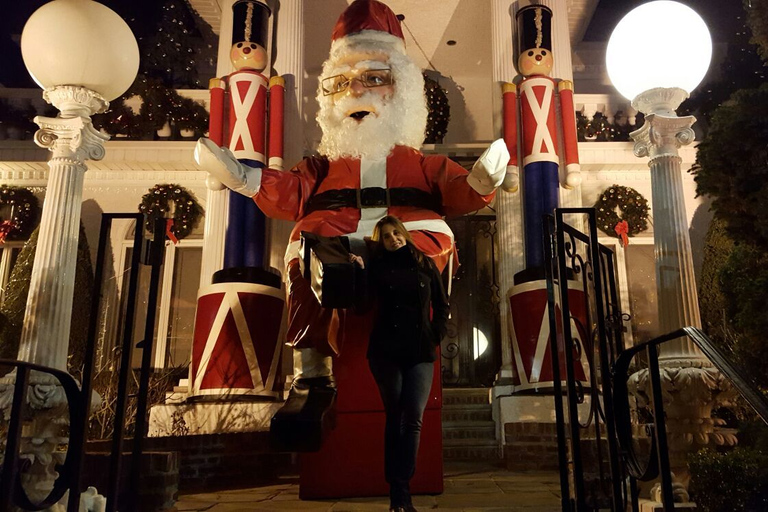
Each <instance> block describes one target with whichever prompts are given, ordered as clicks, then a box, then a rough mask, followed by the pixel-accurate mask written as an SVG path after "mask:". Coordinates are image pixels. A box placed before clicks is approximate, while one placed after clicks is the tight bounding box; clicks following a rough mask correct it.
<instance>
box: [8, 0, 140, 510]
mask: <svg viewBox="0 0 768 512" xmlns="http://www.w3.org/2000/svg"><path fill="white" fill-rule="evenodd" d="M21 52H22V57H23V58H24V64H25V65H26V66H27V69H28V70H29V72H30V74H31V75H32V77H33V78H34V79H35V81H36V82H37V83H38V85H40V87H42V88H43V98H44V99H45V100H46V101H47V102H48V103H50V104H52V105H54V106H55V107H56V108H57V109H59V111H60V114H59V115H58V116H57V117H55V118H50V117H42V116H37V117H35V119H34V121H35V123H37V124H38V125H39V126H40V129H39V130H38V131H37V132H36V133H35V142H36V143H37V144H38V145H39V146H41V147H44V148H48V149H49V150H51V152H52V153H53V155H52V156H51V159H50V160H49V162H48V168H49V173H48V184H47V188H46V195H45V202H44V204H43V212H42V218H41V220H40V231H39V234H38V242H37V249H36V253H35V261H34V263H33V266H32V275H31V277H30V285H29V295H28V297H27V306H26V312H25V315H24V323H23V326H22V332H21V341H20V344H19V353H18V359H19V360H21V361H26V362H30V363H36V364H39V365H42V366H47V367H51V368H55V369H58V370H65V371H66V369H67V349H68V344H69V334H70V323H71V317H72V301H73V295H74V285H75V264H76V261H77V242H78V236H79V225H80V213H81V204H82V197H83V179H84V175H85V171H86V166H85V163H84V160H86V159H88V158H90V159H93V160H100V159H102V158H103V157H104V142H106V141H107V140H108V139H109V136H107V135H104V134H102V133H100V132H98V131H97V130H96V129H95V128H94V127H93V124H92V123H91V117H90V116H91V115H92V114H95V113H99V112H103V111H105V110H106V109H107V107H108V106H109V101H111V100H113V99H115V98H117V97H118V96H120V94H122V93H123V92H124V91H126V90H127V89H128V87H130V85H131V83H132V82H133V80H134V78H135V77H136V73H137V71H138V67H139V49H138V45H137V44H136V39H135V38H134V36H133V33H132V32H131V30H130V29H129V28H128V25H126V24H125V22H124V21H123V20H122V19H121V18H120V17H119V16H118V15H117V14H116V13H114V12H113V11H111V10H110V9H108V8H107V7H105V6H103V5H101V4H99V3H96V2H94V1H92V0H53V1H51V2H49V3H46V4H45V5H43V6H42V7H40V8H39V9H38V10H37V11H35V12H34V13H33V14H32V16H31V17H30V18H29V20H28V21H27V23H26V25H25V26H24V30H23V32H22V34H21ZM94 300H98V297H95V298H94ZM14 380H15V378H14V377H13V376H7V377H4V378H2V379H0V403H3V404H4V406H6V407H10V405H11V403H12V401H13V399H12V396H13V388H14ZM29 386H30V391H28V392H27V405H28V406H29V408H30V409H31V410H32V413H33V415H32V419H31V423H30V425H28V426H25V428H24V430H23V433H22V439H21V445H20V451H21V453H22V454H23V455H24V456H25V458H27V459H28V460H29V461H30V466H29V467H27V468H26V469H25V470H24V474H25V478H26V480H27V485H25V489H26V490H27V495H28V497H29V498H30V499H31V500H33V502H37V503H39V502H40V501H42V500H43V499H45V498H46V497H47V496H48V493H49V492H50V490H51V489H52V488H53V481H54V479H55V477H56V474H57V473H56V472H57V470H58V469H59V468H58V467H57V464H58V463H59V462H61V460H60V455H61V454H60V453H59V452H58V449H59V448H58V447H59V446H60V444H61V443H62V439H61V437H60V430H61V425H62V422H63V421H65V420H64V418H63V417H62V416H63V415H64V414H65V411H66V410H67V408H66V397H65V396H64V392H63V388H62V385H61V383H60V382H59V381H58V380H57V379H56V378H55V377H53V376H52V375H51V374H48V373H40V372H32V373H31V375H30V377H29Z"/></svg>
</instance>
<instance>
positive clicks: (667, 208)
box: [629, 88, 736, 501]
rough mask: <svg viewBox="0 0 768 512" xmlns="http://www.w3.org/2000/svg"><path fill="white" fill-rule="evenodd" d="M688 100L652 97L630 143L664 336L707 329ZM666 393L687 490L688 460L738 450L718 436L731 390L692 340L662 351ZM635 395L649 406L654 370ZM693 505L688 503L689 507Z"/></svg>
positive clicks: (681, 95) (634, 384)
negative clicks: (685, 151)
mask: <svg viewBox="0 0 768 512" xmlns="http://www.w3.org/2000/svg"><path fill="white" fill-rule="evenodd" d="M686 97H688V94H687V93H686V92H685V91H684V90H682V89H674V88H670V89H664V88H657V89H651V90H650V91H646V92H644V93H642V94H640V95H639V96H638V97H637V98H635V100H634V101H633V102H632V106H633V107H635V108H637V109H638V110H639V111H641V112H645V113H646V116H645V124H644V125H643V126H642V127H641V128H640V129H639V130H636V131H634V132H632V133H631V134H630V135H631V136H632V138H633V139H634V140H635V155H637V156H638V157H645V156H649V157H650V162H649V166H650V168H651V189H652V195H653V197H652V208H653V210H652V211H653V218H654V224H653V238H654V249H655V251H654V252H655V259H656V291H657V305H658V311H659V329H660V332H661V333H662V334H666V333H668V332H672V331H674V330H676V329H679V328H680V327H685V326H694V327H700V326H701V319H700V317H699V307H698V304H699V303H698V297H697V293H696V279H695V276H694V273H693V259H692V253H691V241H690V237H689V234H688V222H687V219H686V215H685V198H684V196H683V183H682V172H683V171H682V169H681V166H680V163H681V159H680V157H679V155H678V149H679V148H680V147H681V146H685V145H687V144H690V143H691V142H693V140H694V133H693V130H692V129H691V125H693V123H694V122H695V121H696V119H695V118H694V117H692V116H686V117H677V115H676V114H675V109H676V108H677V107H678V106H679V105H680V103H681V102H682V101H683V100H684V99H685V98H686ZM659 366H660V367H661V371H660V374H661V381H662V386H664V389H665V390H666V395H665V398H664V410H665V413H666V416H667V423H666V427H667V437H668V440H669V451H670V466H671V469H672V471H673V472H674V474H675V475H676V478H677V479H678V480H679V482H681V483H682V484H683V485H685V486H687V484H688V478H689V475H688V469H687V465H686V457H687V454H688V453H690V452H692V451H695V450H696V449H698V448H700V447H702V446H706V445H707V444H709V443H711V442H712V441H714V442H715V443H716V444H735V443H736V439H735V437H734V436H733V435H731V434H728V433H717V434H716V433H715V421H716V420H715V419H713V418H712V408H713V407H714V406H715V404H716V402H717V401H720V400H728V399H729V398H730V396H732V394H733V393H732V390H731V391H730V392H729V388H730V384H729V383H728V382H727V381H726V380H725V379H724V377H723V376H722V375H721V374H720V373H719V372H718V371H717V369H715V368H714V367H713V366H712V363H711V362H710V361H709V360H708V359H707V358H706V357H705V356H704V355H703V354H702V353H701V351H700V350H699V349H698V347H696V346H695V345H694V344H693V343H692V342H690V341H689V340H688V339H687V338H680V339H677V340H673V341H669V342H667V343H664V344H663V345H661V350H660V352H659ZM629 385H630V391H631V392H632V394H633V395H635V396H636V397H637V398H638V399H639V400H640V402H641V403H643V402H646V403H647V402H648V401H649V399H650V396H651V384H650V378H649V375H648V371H647V370H641V371H639V372H637V373H635V374H633V375H632V376H630V380H629ZM684 501H687V496H686V500H684Z"/></svg>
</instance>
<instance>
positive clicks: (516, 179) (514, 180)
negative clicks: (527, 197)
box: [501, 165, 520, 192]
mask: <svg viewBox="0 0 768 512" xmlns="http://www.w3.org/2000/svg"><path fill="white" fill-rule="evenodd" d="M519 186H520V176H519V175H518V173H517V166H516V165H508V166H507V172H506V174H505V175H504V181H503V182H502V183H501V188H502V189H504V191H505V192H517V189H518V187H519Z"/></svg>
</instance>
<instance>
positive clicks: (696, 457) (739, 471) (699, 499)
mask: <svg viewBox="0 0 768 512" xmlns="http://www.w3.org/2000/svg"><path fill="white" fill-rule="evenodd" d="M688 466H689V468H690V471H691V484H690V487H689V491H690V493H691V500H692V501H695V502H696V504H697V505H698V506H699V507H700V508H701V510H703V511H704V512H739V511H744V512H752V511H754V512H758V511H765V510H768V455H765V454H764V453H762V452H759V451H757V450H751V449H745V448H736V449H735V450H732V451H730V452H727V453H718V452H715V451H713V450H710V449H704V450H701V451H700V452H697V453H694V454H691V455H690V457H689V460H688Z"/></svg>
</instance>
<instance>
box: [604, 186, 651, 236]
mask: <svg viewBox="0 0 768 512" xmlns="http://www.w3.org/2000/svg"><path fill="white" fill-rule="evenodd" d="M617 209H618V210H619V211H620V212H621V216H619V214H618V213H617V212H616V210H617ZM648 210H649V208H648V200H647V199H645V198H644V197H643V196H642V195H641V194H640V193H639V192H638V191H637V190H635V189H633V188H629V187H622V186H620V185H611V186H610V187H608V188H607V189H606V190H604V191H603V193H602V194H601V195H600V198H599V199H598V200H597V202H596V203H595V212H596V217H597V227H598V228H600V230H601V231H603V232H604V233H605V234H607V235H610V236H615V237H616V238H619V239H621V240H622V243H623V245H624V246H625V247H626V245H627V243H628V240H627V237H628V236H635V235H637V234H638V233H641V232H643V231H645V230H646V229H648Z"/></svg>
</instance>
